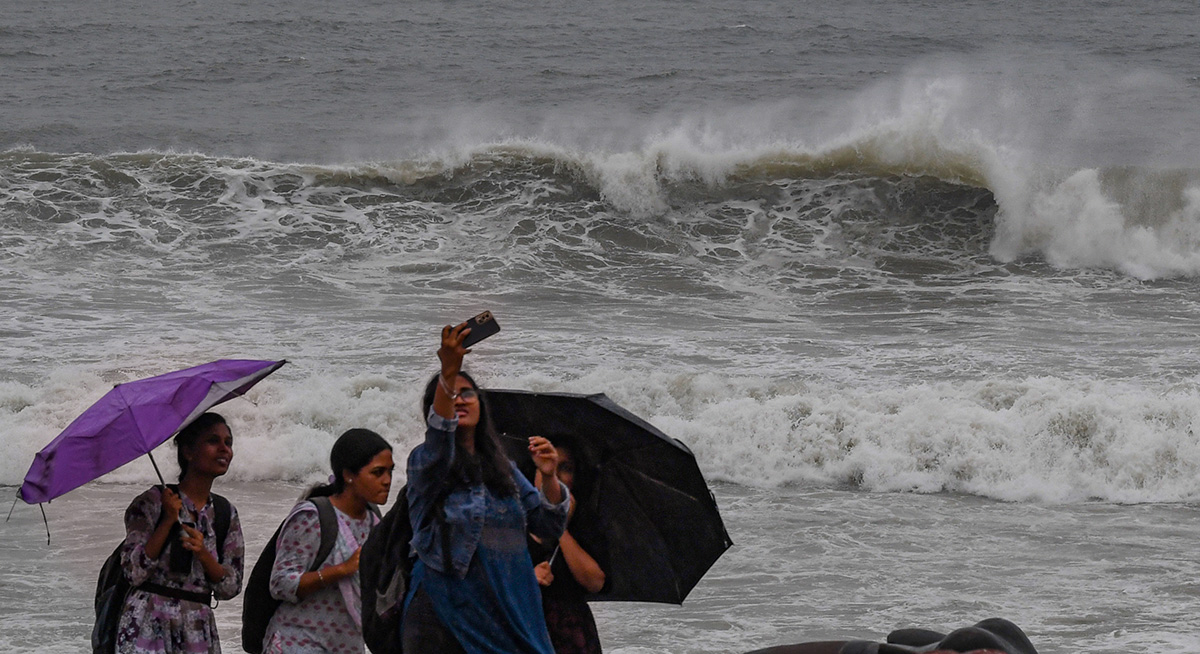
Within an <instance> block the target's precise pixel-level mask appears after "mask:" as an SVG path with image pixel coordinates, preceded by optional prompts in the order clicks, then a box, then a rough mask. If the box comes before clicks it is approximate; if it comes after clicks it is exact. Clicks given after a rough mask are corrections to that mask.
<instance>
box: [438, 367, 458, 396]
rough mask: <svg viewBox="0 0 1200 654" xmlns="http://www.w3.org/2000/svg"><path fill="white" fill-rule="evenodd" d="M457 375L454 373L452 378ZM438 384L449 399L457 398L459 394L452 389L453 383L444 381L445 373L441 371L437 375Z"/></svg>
mask: <svg viewBox="0 0 1200 654" xmlns="http://www.w3.org/2000/svg"><path fill="white" fill-rule="evenodd" d="M457 376H458V375H454V376H453V377H452V378H454V377H457ZM438 386H441V387H442V392H443V393H445V394H446V396H447V397H449V398H450V399H452V400H455V399H458V395H459V394H458V393H457V392H456V391H455V390H454V387H453V385H452V384H451V383H450V382H448V381H446V373H444V372H443V373H442V374H440V375H438Z"/></svg>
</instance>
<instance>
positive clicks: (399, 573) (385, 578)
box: [358, 486, 416, 654]
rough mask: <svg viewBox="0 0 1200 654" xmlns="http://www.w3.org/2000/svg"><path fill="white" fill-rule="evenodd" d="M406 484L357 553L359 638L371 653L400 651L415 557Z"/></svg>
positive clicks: (398, 653)
mask: <svg viewBox="0 0 1200 654" xmlns="http://www.w3.org/2000/svg"><path fill="white" fill-rule="evenodd" d="M407 491H408V486H405V487H403V488H401V489H400V492H399V493H396V501H395V503H394V504H392V508H390V509H388V512H387V514H386V515H384V516H383V519H382V520H380V521H379V524H378V525H376V526H375V529H374V530H373V531H372V532H371V535H370V536H369V537H368V538H367V542H366V543H364V544H363V548H362V553H360V554H359V556H358V575H359V581H360V583H361V587H362V630H363V640H364V641H365V642H366V644H367V649H369V650H371V652H372V654H401V653H402V652H403V648H402V646H401V643H400V624H401V620H402V618H403V614H404V596H405V595H406V594H407V593H408V585H409V581H410V580H411V578H412V567H413V563H415V562H416V557H413V556H410V555H409V550H410V547H409V542H410V541H412V537H413V530H412V523H411V522H410V521H409V518H408V492H407Z"/></svg>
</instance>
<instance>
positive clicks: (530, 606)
mask: <svg viewBox="0 0 1200 654" xmlns="http://www.w3.org/2000/svg"><path fill="white" fill-rule="evenodd" d="M469 332H470V329H469V328H467V327H466V325H465V324H463V325H459V326H458V327H445V328H443V329H442V337H441V347H440V348H439V349H438V358H439V359H441V364H442V366H441V368H442V369H441V372H440V373H438V374H437V375H434V377H433V379H431V380H430V381H429V384H428V386H427V387H426V391H425V396H424V401H423V403H422V411H423V413H424V414H425V416H426V420H427V423H428V429H427V430H426V433H425V441H424V442H423V443H421V444H420V445H418V446H417V447H415V448H413V451H412V453H411V454H409V457H408V503H409V512H410V519H411V522H412V528H413V546H414V548H415V549H416V552H417V556H418V559H417V562H416V564H415V565H414V566H413V573H412V584H411V588H410V589H409V593H408V597H407V603H406V607H405V612H404V618H403V620H404V622H403V647H404V651H405V652H421V653H422V654H441V653H454V654H458V653H466V654H484V653H498V652H503V653H505V654H553V652H554V650H553V648H552V647H551V645H550V638H549V635H548V634H547V632H546V622H545V618H544V617H543V615H542V606H541V601H540V593H539V592H538V582H537V579H536V577H535V576H534V573H533V563H532V561H531V560H530V558H529V550H528V548H527V547H526V533H533V534H535V535H537V536H538V537H539V538H542V539H545V540H552V539H556V538H558V537H559V536H560V535H561V534H562V531H563V528H564V527H565V525H566V520H567V507H568V504H569V497H568V492H567V490H566V488H565V487H564V486H562V485H561V484H560V483H559V482H558V477H557V469H558V457H557V455H556V454H555V451H554V447H553V446H552V445H550V442H549V441H547V440H546V439H544V438H540V437H536V436H535V437H533V438H530V439H529V451H530V454H531V455H532V457H533V460H534V463H535V465H536V466H537V469H538V471H539V472H541V473H542V476H541V479H542V480H543V481H542V484H541V487H540V488H534V486H533V485H532V484H530V483H529V481H528V480H526V479H525V477H524V476H523V475H521V473H520V472H518V471H517V469H516V465H515V464H513V463H512V462H511V461H509V460H508V459H507V458H505V456H504V454H503V450H502V449H501V447H500V445H499V442H498V440H497V438H496V435H495V433H494V431H493V430H492V427H491V422H490V420H489V418H488V413H487V405H486V399H485V396H484V395H483V394H481V393H480V391H479V389H478V388H477V387H476V385H475V383H474V381H473V380H472V379H471V378H470V376H468V375H466V374H465V373H463V372H462V361H463V356H464V355H466V354H467V353H468V352H469V351H470V350H468V349H466V348H465V347H463V339H464V338H465V337H466V335H467V334H468V333H469Z"/></svg>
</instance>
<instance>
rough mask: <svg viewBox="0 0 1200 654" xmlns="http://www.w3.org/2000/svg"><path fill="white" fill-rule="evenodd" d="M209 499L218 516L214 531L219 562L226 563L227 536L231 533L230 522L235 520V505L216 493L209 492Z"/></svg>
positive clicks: (214, 523)
mask: <svg viewBox="0 0 1200 654" xmlns="http://www.w3.org/2000/svg"><path fill="white" fill-rule="evenodd" d="M209 501H210V502H212V505H213V513H214V514H215V516H216V519H215V520H214V521H213V531H214V532H216V537H217V562H218V563H225V537H226V536H228V535H229V523H230V522H232V521H233V505H232V504H230V503H229V500H227V499H225V498H224V497H221V496H220V495H217V494H216V493H210V494H209Z"/></svg>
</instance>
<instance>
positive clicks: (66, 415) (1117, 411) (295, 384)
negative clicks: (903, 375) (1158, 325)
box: [0, 369, 1200, 503]
mask: <svg viewBox="0 0 1200 654" xmlns="http://www.w3.org/2000/svg"><path fill="white" fill-rule="evenodd" d="M484 377H485V378H486V379H487V383H488V384H489V385H491V386H494V387H516V388H531V389H534V390H556V391H568V392H584V393H591V392H607V394H608V395H609V396H610V397H612V398H613V399H614V400H615V401H617V402H618V403H620V404H622V405H623V406H625V407H627V408H629V409H630V410H631V411H633V412H635V413H637V414H639V415H641V416H643V417H645V418H647V419H648V420H649V421H650V422H651V423H653V424H655V425H656V426H658V427H659V428H661V429H662V430H664V431H665V432H666V433H667V434H669V435H671V436H673V437H675V438H678V439H680V440H681V441H683V442H684V443H685V444H687V445H688V446H689V447H690V448H691V449H692V450H693V452H695V454H696V456H697V458H698V460H699V463H700V466H701V468H702V470H703V471H704V472H705V474H706V475H707V476H708V479H709V480H710V481H728V482H733V483H737V484H744V485H750V486H767V487H769V486H778V485H781V484H792V483H805V484H820V485H834V486H841V485H846V484H851V485H857V486H860V487H862V488H866V489H869V490H875V491H883V492H919V493H929V492H944V491H953V492H964V493H971V494H977V495H982V496H987V497H993V498H998V499H1004V500H1009V501H1051V502H1073V501H1081V500H1087V499H1093V498H1095V499H1101V500H1107V501H1115V502H1130V503H1140V502H1180V501H1195V500H1196V499H1197V498H1200V408H1198V407H1200V401H1198V400H1200V379H1197V380H1193V381H1191V382H1188V383H1186V384H1181V385H1177V386H1174V387H1164V388H1146V387H1139V386H1133V385H1129V384H1123V383H1117V382H1102V381H1096V380H1067V379H1058V378H1046V377H1037V378H1027V379H990V380H981V381H977V382H969V383H941V384H914V385H909V386H900V387H895V386H885V387H882V388H861V387H860V388H852V387H847V386H844V385H840V384H837V383H833V382H821V381H819V380H815V379H811V380H809V379H764V378H758V377H755V378H739V377H727V376H721V375H717V374H666V373H653V372H651V373H645V372H634V371H629V370H621V369H596V370H594V371H592V372H590V373H589V374H586V375H583V376H579V377H574V378H567V379H555V378H552V377H548V376H546V375H545V374H533V375H528V376H496V375H486V374H485V375H484ZM420 385H421V380H416V379H414V380H400V379H396V378H392V377H389V376H385V375H381V374H371V375H353V376H338V375H327V374H326V375H307V374H306V375H305V376H303V377H300V378H298V379H296V378H294V379H291V380H288V379H285V378H282V377H279V378H277V377H272V378H269V379H267V380H265V381H263V382H262V383H260V384H259V385H258V386H257V387H256V388H255V389H254V390H253V391H252V392H251V393H250V395H249V396H248V397H249V399H250V400H253V402H254V404H251V403H250V402H247V401H245V400H238V401H234V402H230V403H227V404H224V405H221V406H220V407H219V408H218V411H220V412H222V413H224V414H225V415H226V416H227V418H229V419H230V421H231V424H232V425H233V432H234V436H235V441H236V446H235V451H236V455H235V461H234V464H233V466H232V469H231V471H230V477H231V478H232V479H237V480H263V479H301V480H305V481H319V480H321V479H323V478H324V477H325V476H326V475H327V474H328V471H327V470H326V468H327V465H328V464H327V457H328V452H329V447H330V446H331V445H332V442H333V440H334V438H335V437H336V435H337V434H340V433H341V432H342V431H344V430H345V429H348V428H351V427H367V428H371V429H374V430H376V431H378V432H380V433H381V434H383V435H384V436H385V437H386V438H388V439H389V440H390V441H391V442H393V443H394V445H395V447H396V450H397V452H398V453H407V451H408V450H409V449H411V448H412V447H413V446H414V445H415V444H416V443H417V442H419V440H420V438H421V437H422V431H421V422H420V420H419V419H418V417H417V414H418V409H417V405H418V401H419V400H418V396H417V394H418V391H419V388H418V387H419V386H420ZM106 386H107V383H106V382H104V381H102V380H100V379H99V378H97V377H96V376H94V375H90V374H74V373H73V374H67V373H61V374H55V375H51V377H50V378H49V379H48V380H47V381H46V382H45V383H43V384H37V385H23V384H18V383H13V382H8V383H5V384H4V385H3V386H2V387H0V407H3V409H4V410H3V411H2V412H0V434H2V436H0V438H2V439H3V442H2V444H0V445H2V447H3V448H4V451H5V452H7V453H8V454H9V456H7V457H6V458H5V460H4V461H3V463H0V483H3V484H6V485H8V484H18V483H20V480H21V478H22V477H23V475H24V473H25V471H26V469H27V468H28V466H29V464H30V463H31V462H32V459H33V454H34V452H36V451H37V450H38V449H40V448H41V447H42V446H43V445H44V444H45V443H47V442H49V440H50V439H51V438H53V436H54V435H55V434H56V433H57V432H58V431H59V430H61V429H62V428H63V427H65V426H66V424H67V423H68V422H69V421H70V420H71V419H73V417H74V415H75V414H77V413H78V412H79V411H81V410H82V409H83V408H84V407H85V406H86V405H87V404H89V403H90V402H91V400H92V397H93V396H98V395H99V394H101V393H102V392H103V391H102V389H104V388H105V387H106ZM156 459H157V460H158V462H159V465H160V466H161V467H162V468H163V473H164V475H166V476H168V477H173V476H174V475H175V471H176V468H175V464H174V453H173V450H171V449H170V446H169V445H167V446H164V447H163V448H161V449H160V451H159V452H158V453H157V455H156ZM400 459H401V460H402V457H400ZM107 479H108V480H110V481H126V482H127V481H138V482H151V481H153V480H154V473H153V470H152V468H151V466H150V465H149V462H148V461H144V460H143V461H139V462H134V463H132V464H130V465H127V466H125V467H124V468H122V469H120V470H118V471H117V472H115V473H112V474H111V475H109V476H108V478H107Z"/></svg>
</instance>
